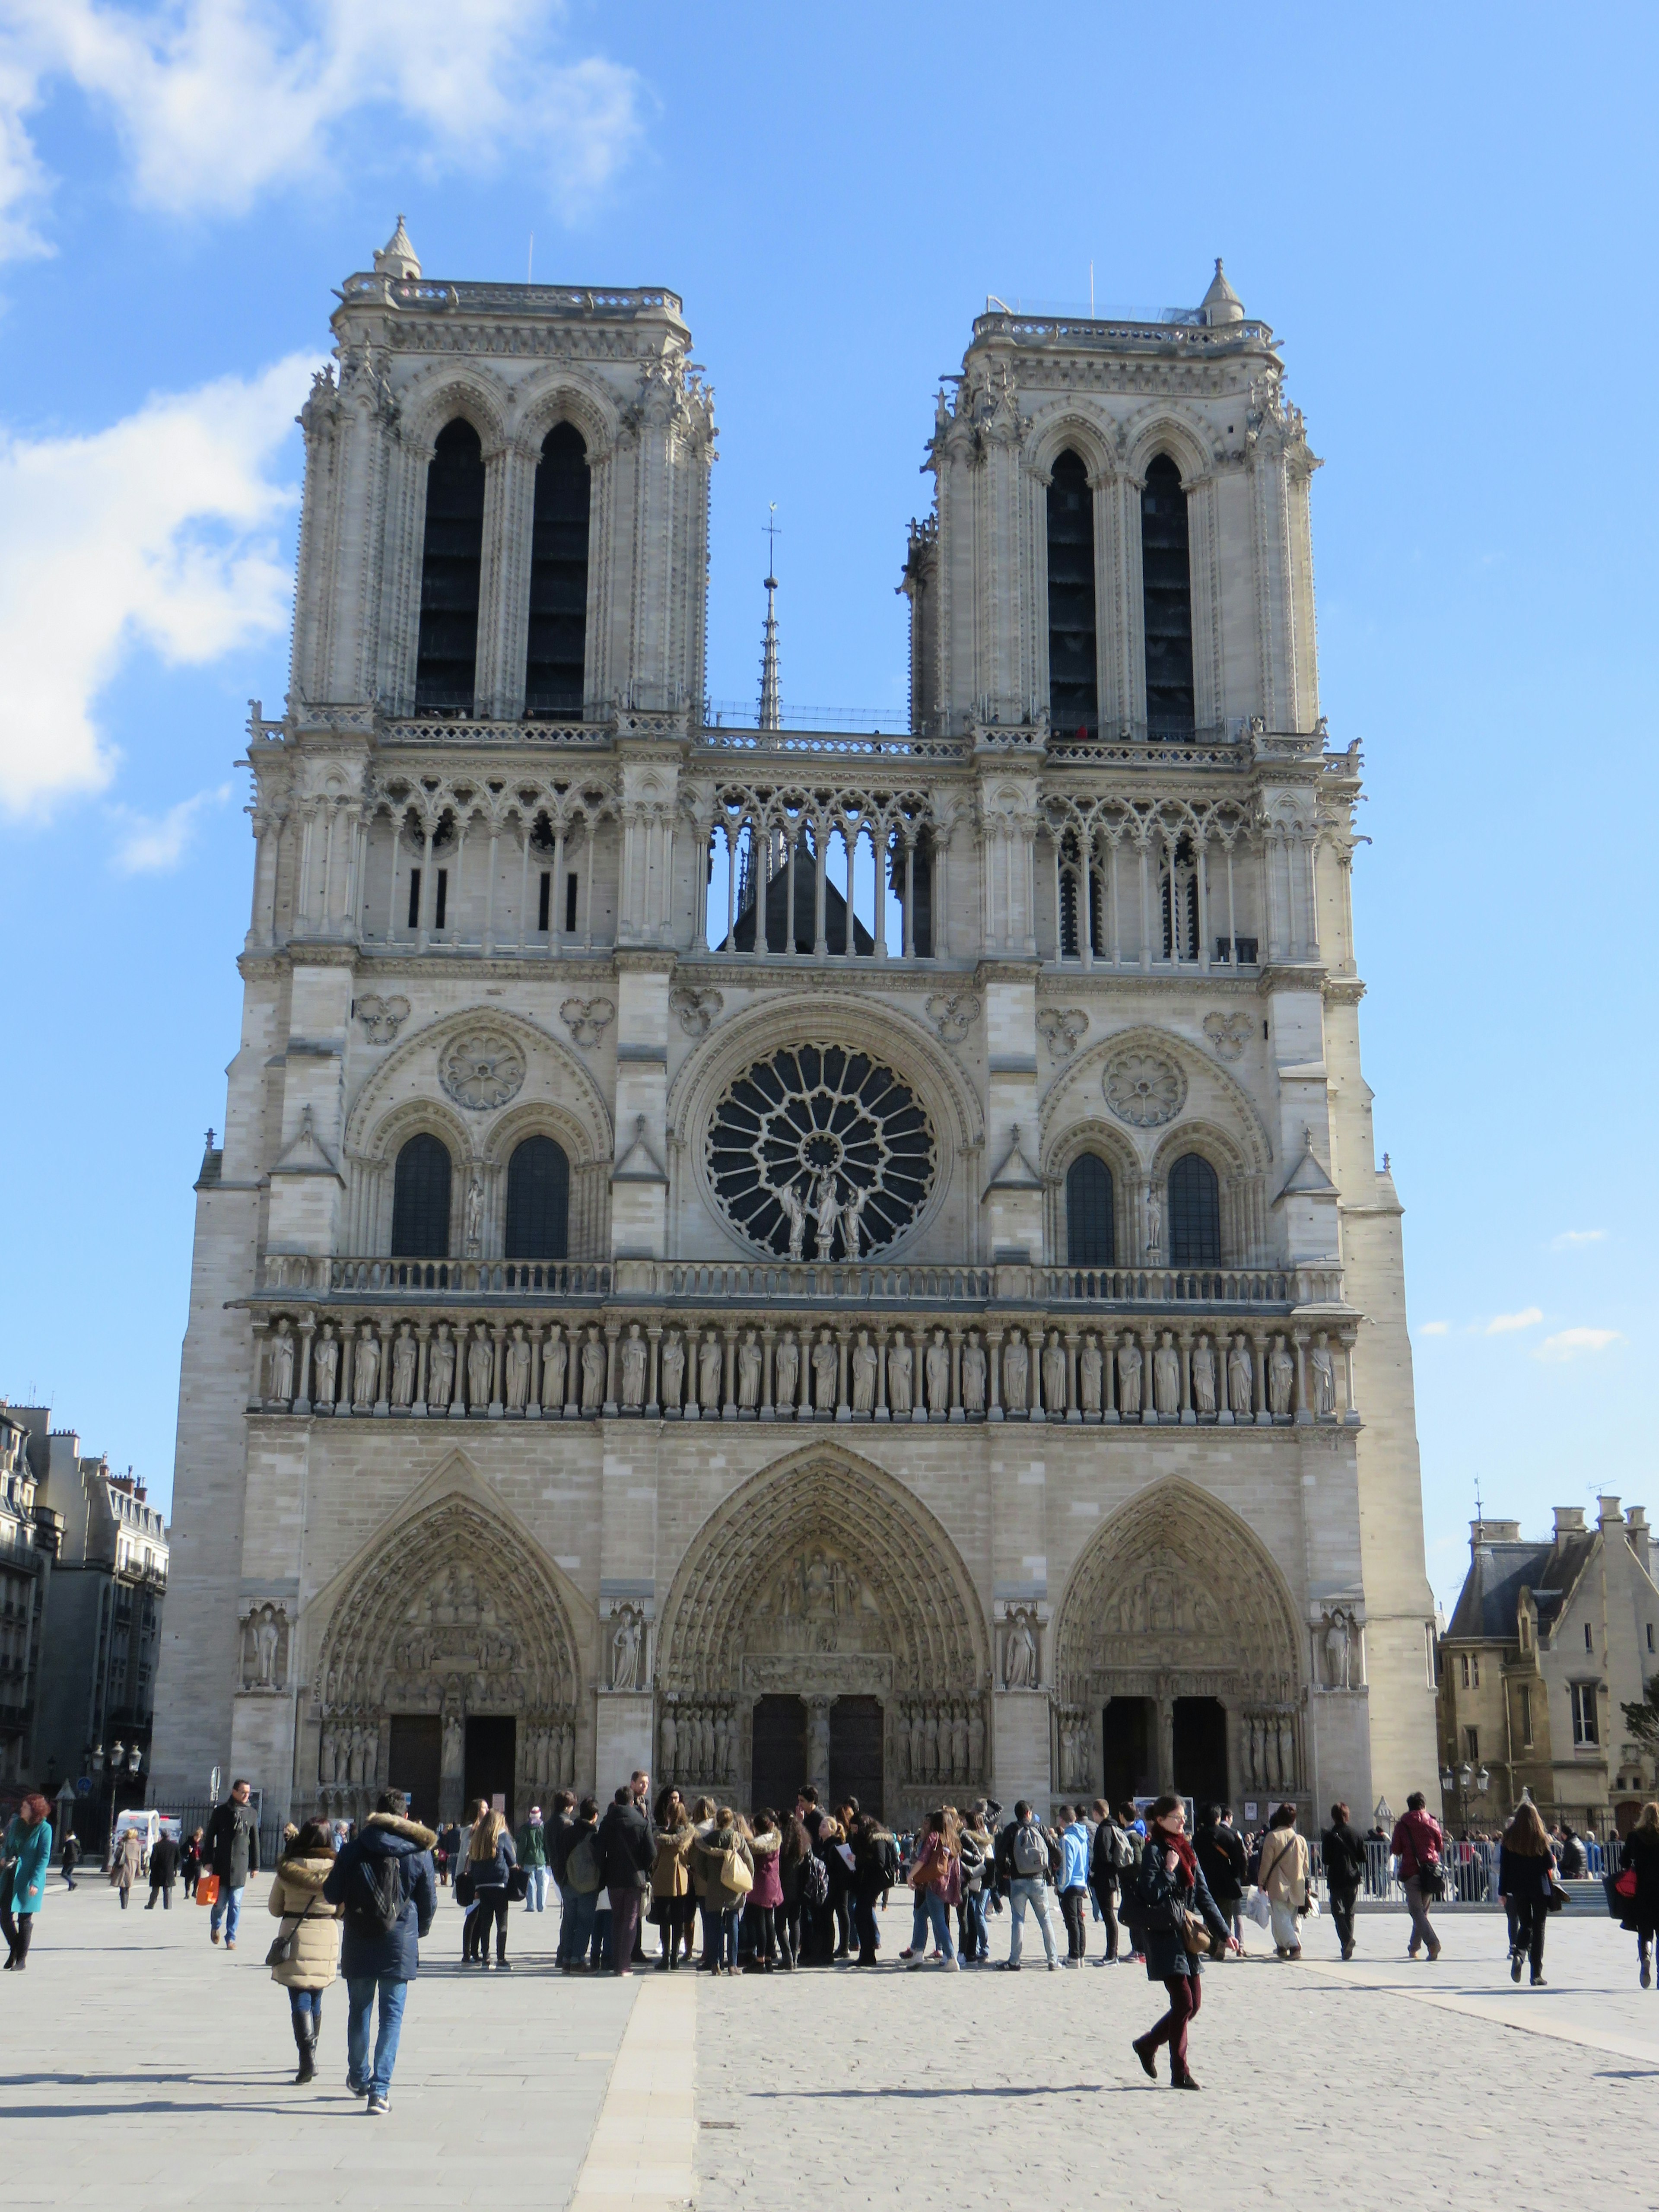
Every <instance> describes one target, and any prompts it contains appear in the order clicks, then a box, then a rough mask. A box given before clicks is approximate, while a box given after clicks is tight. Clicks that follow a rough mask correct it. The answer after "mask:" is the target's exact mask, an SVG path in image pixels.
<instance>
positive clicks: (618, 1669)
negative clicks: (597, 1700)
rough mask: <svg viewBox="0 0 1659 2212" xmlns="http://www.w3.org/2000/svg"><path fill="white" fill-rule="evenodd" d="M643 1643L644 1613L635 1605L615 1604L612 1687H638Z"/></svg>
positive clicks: (612, 1642) (612, 1636) (612, 1643)
mask: <svg viewBox="0 0 1659 2212" xmlns="http://www.w3.org/2000/svg"><path fill="white" fill-rule="evenodd" d="M644 1645H645V1616H644V1614H643V1613H641V1611H640V1609H639V1607H637V1606H633V1605H623V1606H618V1607H617V1613H616V1619H615V1620H614V1622H613V1624H612V1626H611V1688H612V1689H613V1690H637V1689H638V1688H639V1686H640V1666H641V1661H642V1659H643V1657H644Z"/></svg>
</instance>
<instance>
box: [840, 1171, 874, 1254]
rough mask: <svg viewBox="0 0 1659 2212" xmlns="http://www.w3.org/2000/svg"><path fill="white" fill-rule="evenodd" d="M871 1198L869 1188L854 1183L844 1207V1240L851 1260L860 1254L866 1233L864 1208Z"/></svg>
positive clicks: (842, 1225)
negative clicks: (861, 1241)
mask: <svg viewBox="0 0 1659 2212" xmlns="http://www.w3.org/2000/svg"><path fill="white" fill-rule="evenodd" d="M869 1200H870V1193H869V1189H868V1188H867V1187H866V1185H865V1184H863V1183H854V1186H853V1188H852V1189H851V1191H850V1192H849V1193H848V1198H847V1202H846V1204H845V1205H844V1206H842V1212H841V1234H842V1243H844V1244H845V1246H846V1248H847V1256H848V1259H849V1260H856V1259H857V1258H858V1256H859V1241H860V1238H861V1237H862V1236H863V1234H864V1209H865V1207H866V1206H867V1205H868V1203H869Z"/></svg>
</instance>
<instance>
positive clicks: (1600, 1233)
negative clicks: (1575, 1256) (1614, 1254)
mask: <svg viewBox="0 0 1659 2212" xmlns="http://www.w3.org/2000/svg"><path fill="white" fill-rule="evenodd" d="M1606 1236H1607V1231H1606V1230H1605V1229H1564V1230H1563V1231H1561V1234H1560V1235H1559V1237H1551V1239H1550V1249H1551V1251H1552V1252H1571V1251H1573V1250H1575V1249H1577V1247H1578V1246H1579V1245H1580V1244H1599V1243H1601V1242H1602V1240H1603V1238H1604V1237H1606Z"/></svg>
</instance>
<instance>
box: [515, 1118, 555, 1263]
mask: <svg viewBox="0 0 1659 2212" xmlns="http://www.w3.org/2000/svg"><path fill="white" fill-rule="evenodd" d="M569 1242H570V1162H569V1161H568V1159H567V1158H566V1157H565V1153H564V1148H563V1146H561V1145H556V1144H555V1143H554V1141H553V1139H552V1138H551V1137H526V1139H525V1140H524V1142H523V1143H522V1144H521V1145H518V1146H514V1147H513V1157H512V1158H511V1159H510V1160H509V1161H508V1162H507V1258H508V1259H509V1260H563V1259H566V1258H568V1255H569Z"/></svg>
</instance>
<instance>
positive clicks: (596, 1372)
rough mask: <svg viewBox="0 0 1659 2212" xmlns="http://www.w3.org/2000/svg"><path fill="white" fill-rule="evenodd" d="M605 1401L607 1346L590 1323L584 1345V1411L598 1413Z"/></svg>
mask: <svg viewBox="0 0 1659 2212" xmlns="http://www.w3.org/2000/svg"><path fill="white" fill-rule="evenodd" d="M604 1402H605V1346H603V1345H602V1344H601V1343H600V1342H599V1330H598V1329H597V1328H593V1327H592V1326H591V1325H590V1327H589V1328H588V1332H587V1341H586V1344H584V1345H583V1346H582V1411H583V1413H598V1411H599V1407H601V1406H602V1405H603V1404H604Z"/></svg>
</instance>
